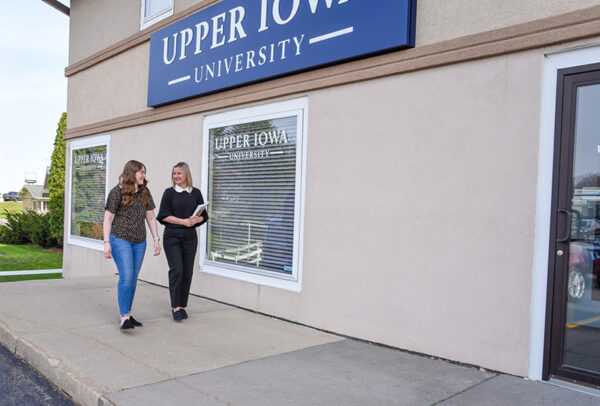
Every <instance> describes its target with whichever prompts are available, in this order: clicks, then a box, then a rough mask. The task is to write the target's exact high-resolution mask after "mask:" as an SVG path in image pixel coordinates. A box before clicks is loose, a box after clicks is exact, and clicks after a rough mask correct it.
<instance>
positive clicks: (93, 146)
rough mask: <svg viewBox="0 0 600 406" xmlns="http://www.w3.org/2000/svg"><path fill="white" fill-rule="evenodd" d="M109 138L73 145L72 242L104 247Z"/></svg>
mask: <svg viewBox="0 0 600 406" xmlns="http://www.w3.org/2000/svg"><path fill="white" fill-rule="evenodd" d="M108 151H109V137H108V136H101V137H93V138H89V139H86V140H78V141H73V142H72V143H71V145H70V155H69V156H70V164H71V165H70V174H69V179H70V182H69V186H70V193H69V203H68V208H69V209H68V214H69V231H68V232H69V234H68V239H69V243H70V244H74V245H81V246H84V247H88V248H94V249H100V250H101V249H103V243H102V241H103V235H102V224H103V222H104V204H105V202H106V193H107V188H108V185H107V180H108Z"/></svg>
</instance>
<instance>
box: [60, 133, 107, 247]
mask: <svg viewBox="0 0 600 406" xmlns="http://www.w3.org/2000/svg"><path fill="white" fill-rule="evenodd" d="M103 145H105V146H106V184H105V185H104V201H106V198H107V196H108V186H109V178H110V135H108V134H106V135H99V136H95V137H90V138H85V139H81V140H75V141H71V142H70V143H69V196H68V197H69V198H68V199H67V200H68V201H67V202H66V203H67V205H66V207H65V209H66V210H65V211H66V213H67V216H66V217H67V243H68V244H69V245H76V246H79V247H84V248H91V249H94V250H98V251H103V250H104V241H102V240H95V239H93V238H87V237H80V236H77V235H75V236H74V235H72V234H71V201H72V198H73V151H74V150H78V149H82V148H90V147H99V146H103Z"/></svg>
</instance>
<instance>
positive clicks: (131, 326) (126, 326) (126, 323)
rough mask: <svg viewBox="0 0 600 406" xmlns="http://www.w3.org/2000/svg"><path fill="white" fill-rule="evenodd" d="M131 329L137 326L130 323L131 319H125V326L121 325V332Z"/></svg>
mask: <svg viewBox="0 0 600 406" xmlns="http://www.w3.org/2000/svg"><path fill="white" fill-rule="evenodd" d="M130 328H135V326H134V325H133V324H132V323H131V321H129V319H125V321H124V322H123V324H121V330H129V329H130Z"/></svg>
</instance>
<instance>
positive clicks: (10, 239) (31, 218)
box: [0, 210, 60, 248]
mask: <svg viewBox="0 0 600 406" xmlns="http://www.w3.org/2000/svg"><path fill="white" fill-rule="evenodd" d="M6 220H7V221H8V224H6V225H3V226H0V242H2V243H5V244H25V243H27V242H31V243H33V244H36V245H39V246H40V247H42V248H50V247H58V246H59V243H60V242H59V241H58V240H57V239H56V238H55V237H54V236H53V235H52V233H51V232H50V216H49V215H48V214H38V213H36V212H34V211H31V210H28V211H27V212H25V213H8V212H7V213H6Z"/></svg>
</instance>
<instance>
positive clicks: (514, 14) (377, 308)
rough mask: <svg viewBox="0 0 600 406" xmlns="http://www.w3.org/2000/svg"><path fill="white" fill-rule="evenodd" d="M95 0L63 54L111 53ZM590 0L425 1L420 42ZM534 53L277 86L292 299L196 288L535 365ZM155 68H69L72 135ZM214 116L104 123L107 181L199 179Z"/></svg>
mask: <svg viewBox="0 0 600 406" xmlns="http://www.w3.org/2000/svg"><path fill="white" fill-rule="evenodd" d="M89 3H90V0H73V1H72V7H73V14H72V34H71V35H72V57H73V58H72V60H77V59H79V58H84V57H86V56H88V55H90V54H93V53H94V52H97V51H98V50H99V49H101V48H102V47H106V46H108V45H109V44H107V43H106V41H107V40H105V39H101V37H102V35H101V34H102V33H103V32H104V31H107V32H109V31H110V29H111V27H112V21H111V22H110V23H108V22H107V20H110V18H107V17H106V16H110V15H111V13H115V11H114V9H113V7H117V6H116V4H115V2H110V3H106V4H108V5H105V6H103V7H99V6H91V5H90V4H89ZM131 3H136V7H135V8H136V10H137V11H136V12H137V13H138V14H137V17H136V19H135V21H136V24H137V25H138V27H139V8H138V5H137V2H131ZM193 3H194V2H192V1H187V2H186V3H185V4H186V5H192V4H193ZM119 4H120V5H119V6H118V8H119V9H121V8H126V7H131V8H133V6H131V5H127V6H121V3H119ZM175 4H176V11H180V10H178V9H177V8H178V4H183V3H182V2H178V1H177V0H176V2H175ZM597 4H598V3H597V1H586V0H581V1H564V0H562V1H561V0H543V1H542V0H540V1H538V0H536V1H531V2H528V4H527V5H523V4H522V2H517V1H516V0H514V1H513V0H510V1H505V2H494V1H476V2H474V1H466V0H444V1H441V0H439V1H434V0H429V1H428V0H420V1H419V9H418V13H417V15H418V23H417V44H418V45H419V46H420V45H424V44H432V43H435V42H438V41H442V40H446V39H450V38H453V37H457V36H461V35H466V34H471V33H475V32H478V31H482V30H488V29H493V28H499V27H503V26H507V25H511V24H516V23H520V22H525V21H530V20H533V19H535V18H539V17H545V16H552V15H556V14H560V13H563V12H568V11H572V10H574V9H576V8H584V7H588V6H592V5H597ZM92 7H99V8H98V9H93V8H92ZM77 10H78V11H77ZM92 10H96V11H97V12H98V13H99V14H98V15H96V16H95V17H93V18H92V25H93V24H94V22H96V21H105V22H107V23H106V25H105V26H103V25H102V24H101V23H99V22H98V23H96V24H98V27H96V28H98V30H99V31H95V30H87V29H86V30H82V27H84V26H85V24H84V23H83V22H82V21H83V20H85V19H86V18H88V14H89V13H91V11H92ZM78 13H79V14H78ZM123 14H124V15H129V14H133V11H131V10H129V9H126V10H124V11H123ZM102 15H104V16H105V17H102ZM90 18H91V17H90ZM78 24H80V25H81V26H79V25H78ZM127 24H128V25H127V26H128V27H129V28H127V29H130V30H132V32H131V34H134V33H135V31H136V29H134V28H132V26H131V23H130V22H128V23H127ZM73 27H75V29H73ZM122 29H123V30H125V31H127V29H125V28H122ZM78 30H79V31H78ZM125 31H121V33H122V32H125ZM111 35H112V34H111ZM119 35H121V36H122V35H123V34H119ZM111 41H112V42H114V41H115V40H114V39H113V40H111ZM109 42H110V41H109ZM569 46H573V44H564V45H563V47H565V48H568V47H569ZM543 55H544V50H542V49H533V50H527V51H523V52H516V53H510V54H506V55H500V56H495V57H490V58H486V59H480V60H474V61H469V62H463V63H457V64H452V65H447V66H442V67H437V68H432V69H426V70H420V71H415V72H411V73H405V74H402V75H391V76H387V77H383V78H378V79H373V80H368V81H362V82H361V81H359V82H356V83H348V84H344V85H340V86H334V87H329V88H323V89H320V90H314V91H308V92H299V93H297V94H294V95H291V96H285V97H284V99H285V98H290V97H295V96H298V97H299V96H306V97H307V98H308V104H309V108H308V136H307V162H306V201H305V212H304V213H305V222H304V225H305V226H304V241H303V244H304V245H303V247H304V256H303V280H302V291H301V292H299V293H295V292H290V291H286V290H280V289H275V288H270V287H264V286H258V285H254V284H250V283H245V282H240V281H237V280H233V279H227V278H223V277H218V276H215V275H209V274H205V273H202V272H196V273H195V276H194V281H193V285H192V292H193V293H195V294H199V295H203V296H207V297H211V298H214V299H217V300H221V301H224V302H228V303H232V304H235V305H238V306H242V307H245V308H249V309H252V310H256V311H259V312H264V313H267V314H272V315H275V316H278V317H283V318H285V319H289V320H293V321H297V322H300V323H303V324H307V325H310V326H314V327H317V328H322V329H325V330H330V331H333V332H336V333H340V334H345V335H349V336H354V337H359V338H361V339H365V340H370V341H374V342H379V343H383V344H387V345H391V346H395V347H399V348H404V349H408V350H411V351H417V352H422V353H426V354H432V355H436V356H440V357H444V358H448V359H452V360H457V361H461V362H466V363H472V364H475V365H480V366H483V367H486V368H490V369H494V370H500V371H503V372H508V373H513V374H517V375H523V376H525V375H527V372H528V354H529V329H530V324H531V320H530V306H531V291H532V282H531V280H532V266H533V265H532V264H533V245H534V238H535V236H534V227H535V224H534V222H535V217H536V185H537V179H538V173H537V162H538V156H537V154H538V149H539V146H538V137H539V120H540V119H539V114H540V113H539V112H540V101H541V91H540V83H541V76H542V61H543ZM147 70H148V43H147V42H145V43H142V44H140V45H138V46H135V47H133V48H131V49H130V50H128V51H127V52H124V53H121V54H118V55H116V56H115V57H113V58H110V59H108V60H106V61H104V62H101V63H99V64H97V65H95V66H92V67H90V68H89V69H85V70H83V71H81V72H77V73H75V74H73V75H71V76H69V102H68V109H69V110H68V111H69V123H68V126H69V128H77V127H80V126H85V125H88V126H93V125H94V123H97V122H99V121H103V120H109V119H114V118H116V117H120V116H123V115H126V114H134V113H137V112H143V111H146V110H148V108H147V107H146V87H147V77H146V75H147ZM115 73H118V75H117V74H115ZM106 78H110V80H106ZM277 99H278V100H279V99H281V98H277ZM263 103H265V102H258V103H255V104H263ZM174 106H175V107H176V106H177V105H174ZM212 113H214V111H204V112H202V113H199V114H194V115H188V116H185V117H181V118H175V119H169V120H164V121H158V122H156V123H152V124H143V125H137V126H133V127H128V128H123V129H117V130H114V131H111V132H110V135H111V144H110V145H111V151H110V154H111V155H110V175H109V176H110V179H111V184H114V183H116V182H117V178H118V175H119V173H120V171H121V169H122V166H123V164H124V163H125V162H126V161H127V160H129V159H137V160H140V161H142V162H144V163H145V164H146V165H147V169H148V178H149V180H150V185H149V186H150V188H151V191H152V193H153V196H154V199H155V201H156V203H157V204H158V202H159V200H160V196H161V194H162V190H163V189H164V188H166V187H168V186H169V185H170V170H171V167H172V165H173V164H174V163H175V162H177V161H180V160H184V161H187V162H188V163H190V165H191V167H192V174H193V176H194V178H195V179H196V183H197V184H198V185H199V180H200V179H201V172H200V171H201V164H202V123H203V118H204V116H205V115H207V114H212ZM165 145H169V148H168V149H165V148H161V146H165ZM161 235H162V227H161ZM64 258H65V259H64V261H65V264H64V268H65V270H64V273H65V275H66V276H67V277H74V276H82V275H91V274H110V273H113V272H115V267H114V264H113V263H112V262H111V261H107V260H105V259H104V258H103V257H102V253H101V252H99V251H93V250H90V249H84V248H79V247H74V246H71V245H67V246H66V247H65V257H64ZM167 271H168V268H167V265H166V259H165V257H164V254H161V255H160V256H159V257H152V255H151V250H150V248H148V251H147V256H146V260H145V262H144V267H143V270H142V272H141V274H140V278H141V279H144V280H148V281H150V282H153V283H158V284H162V285H166V284H167ZM165 306H168V294H167V292H166V291H165ZM442 333H443V340H442V339H440V335H441V334H442Z"/></svg>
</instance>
